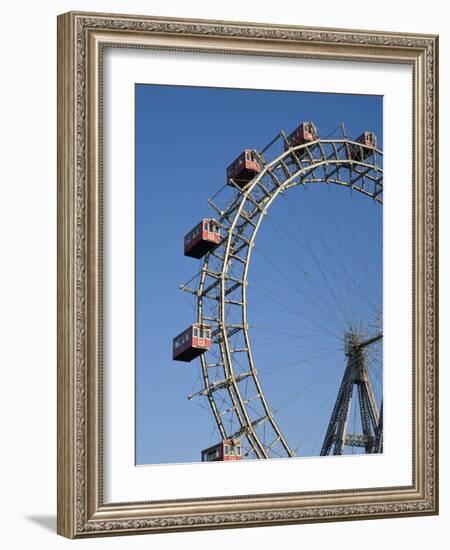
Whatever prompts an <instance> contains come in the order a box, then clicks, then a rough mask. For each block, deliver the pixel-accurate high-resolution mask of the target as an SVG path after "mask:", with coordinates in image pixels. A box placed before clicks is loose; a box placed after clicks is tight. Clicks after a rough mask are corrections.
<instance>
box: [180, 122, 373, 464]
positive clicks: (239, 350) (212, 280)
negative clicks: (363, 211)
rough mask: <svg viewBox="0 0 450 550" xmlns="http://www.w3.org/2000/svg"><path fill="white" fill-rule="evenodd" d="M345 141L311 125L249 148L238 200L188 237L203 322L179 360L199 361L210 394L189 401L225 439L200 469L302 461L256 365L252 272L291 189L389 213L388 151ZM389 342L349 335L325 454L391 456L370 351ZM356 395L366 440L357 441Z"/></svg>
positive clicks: (231, 174)
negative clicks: (345, 195) (352, 451)
mask: <svg viewBox="0 0 450 550" xmlns="http://www.w3.org/2000/svg"><path fill="white" fill-rule="evenodd" d="M342 133H343V137H340V138H333V139H330V138H325V139H321V138H320V137H319V134H318V131H317V128H316V127H315V125H314V124H313V123H312V122H302V123H301V124H300V125H299V126H298V127H297V128H296V129H295V130H294V131H293V132H292V133H291V134H290V135H289V136H286V134H285V133H284V132H280V133H279V135H278V136H277V137H276V138H275V139H274V140H272V141H271V142H270V143H269V144H268V145H267V146H266V147H265V148H264V149H263V150H262V151H256V150H254V149H246V150H244V151H243V152H242V153H241V154H240V155H239V157H238V158H237V159H236V160H235V161H234V162H233V163H232V164H231V165H230V166H229V167H228V169H227V185H228V186H230V187H231V188H232V189H233V190H234V191H235V192H234V195H233V197H232V199H231V200H230V201H229V202H228V203H227V204H226V205H225V206H224V207H219V206H218V205H217V204H215V203H214V202H213V200H212V199H209V201H208V202H209V205H210V206H211V207H212V208H213V209H214V210H215V212H216V214H217V219H203V220H202V221H201V222H199V223H198V224H197V225H196V226H195V227H194V229H192V230H191V231H190V232H189V233H188V234H187V235H186V237H185V240H184V254H185V255H186V256H190V257H193V258H197V259H201V258H203V266H202V269H201V272H200V274H199V276H198V280H199V282H198V286H197V288H190V287H189V286H188V284H189V283H190V282H188V283H187V284H186V285H182V286H181V287H180V288H181V289H182V290H183V291H186V292H189V293H191V294H193V295H194V296H195V297H196V301H197V308H196V309H197V321H196V323H194V324H193V325H191V326H190V327H188V328H187V329H185V330H184V331H183V332H182V333H181V334H179V335H178V336H177V337H176V338H174V341H173V359H174V360H175V361H191V360H192V359H194V358H195V357H200V361H201V373H202V380H203V388H202V389H201V390H200V391H198V392H196V393H194V394H191V395H189V396H188V397H189V399H192V398H193V397H197V396H204V397H206V399H207V401H208V403H209V406H210V408H211V411H212V414H213V416H214V420H215V423H216V424H217V428H218V431H219V434H220V437H221V441H220V442H218V443H217V444H216V445H214V446H213V447H210V448H208V449H205V450H204V451H203V452H202V461H217V460H224V461H225V460H240V459H242V458H244V457H249V456H252V457H254V458H262V459H263V458H270V457H272V456H276V457H295V456H301V453H299V454H298V455H297V453H296V452H295V451H294V450H293V449H292V448H291V446H290V444H289V443H288V441H287V439H286V438H285V436H284V434H283V433H282V431H281V429H280V427H279V425H278V423H277V421H276V419H275V413H274V412H273V411H272V410H271V408H270V407H269V404H268V402H267V400H266V398H265V395H264V392H263V389H262V387H261V383H260V380H259V377H258V373H257V370H256V367H255V364H254V358H253V353H252V349H251V341H250V334H249V324H248V320H247V274H248V269H249V264H250V258H251V253H252V248H253V246H254V241H255V237H256V235H257V233H258V230H259V228H260V225H261V222H262V220H263V219H264V216H265V215H266V213H267V210H268V208H269V207H270V206H271V205H272V203H273V202H274V200H275V199H276V198H277V197H278V196H279V195H280V194H282V193H284V192H286V191H288V190H289V189H292V188H294V187H296V186H301V185H307V184H312V183H325V184H334V185H338V186H342V187H345V188H348V189H352V190H355V191H357V192H359V193H361V194H362V195H365V196H367V197H368V198H370V199H372V200H373V201H375V202H376V203H378V204H379V205H380V206H381V205H382V202H383V198H382V197H383V163H382V151H381V150H380V149H378V148H377V143H376V136H375V134H374V133H373V132H369V131H364V132H363V133H362V134H361V135H360V136H359V137H358V138H357V139H356V140H351V139H349V138H348V137H347V136H346V133H345V129H344V126H343V125H342ZM279 140H281V143H282V151H283V152H282V153H281V154H278V155H277V156H276V157H275V158H274V159H272V160H268V159H267V158H266V155H267V152H268V151H269V150H270V148H271V147H272V146H273V145H274V144H275V143H278V142H279ZM237 317H238V318H239V319H240V321H239V322H236V321H235V319H236V318H237ZM381 340H382V331H381V328H380V329H379V331H378V333H377V334H375V335H373V334H372V335H365V334H362V333H361V331H358V330H349V331H348V332H347V333H346V334H345V335H344V341H345V354H346V356H347V367H346V369H345V372H344V375H343V378H342V382H341V385H340V387H339V389H338V392H337V397H336V401H335V405H334V408H333V411H332V414H331V418H330V420H329V424H328V429H327V431H326V435H325V438H324V441H323V445H322V449H321V452H320V454H321V455H330V454H334V455H340V454H343V453H344V452H345V448H346V447H349V448H352V447H353V448H354V447H359V448H360V449H362V451H363V452H365V453H368V454H371V453H380V452H382V451H383V412H382V402H381V403H380V404H379V405H377V403H376V399H375V397H374V392H373V389H372V385H371V380H370V377H369V375H368V369H367V359H366V357H367V353H368V350H369V349H370V347H371V346H374V345H376V344H377V343H380V342H381ZM238 358H239V359H238ZM244 384H245V388H246V390H245V392H244V391H243V385H244ZM355 389H356V391H357V395H358V403H359V418H360V426H361V433H349V411H350V406H351V403H352V396H353V395H354V390H355ZM224 403H225V405H224ZM230 416H233V418H234V419H235V422H236V421H237V426H238V427H237V429H235V430H234V431H233V432H232V433H230V431H229V429H228V428H227V426H228V423H227V422H226V419H227V417H230ZM225 451H227V452H225ZM231 451H232V453H233V454H229V453H231Z"/></svg>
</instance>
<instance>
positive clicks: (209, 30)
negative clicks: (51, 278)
mask: <svg viewBox="0 0 450 550" xmlns="http://www.w3.org/2000/svg"><path fill="white" fill-rule="evenodd" d="M180 37H181V40H180ZM105 45H108V46H110V47H111V46H112V47H141V48H150V49H152V48H153V49H161V48H163V49H171V50H181V51H193V50H194V51H197V52H198V51H200V52H211V51H213V52H215V53H224V54H226V53H228V54H229V53H233V54H247V55H272V56H294V57H295V56H296V57H309V58H322V59H323V58H327V59H346V60H352V59H355V60H363V61H367V62H390V63H409V64H411V65H412V66H413V72H414V77H413V80H414V82H413V85H414V96H415V97H414V103H415V106H414V143H415V151H414V157H415V161H414V162H415V164H414V182H413V183H414V198H413V200H414V204H415V207H414V212H415V215H414V220H413V240H414V252H415V253H414V273H415V277H414V283H415V284H414V286H415V295H414V303H415V311H414V317H415V320H414V323H415V326H414V335H415V337H414V344H415V345H414V346H413V347H414V351H413V353H414V358H413V362H414V364H415V369H416V370H415V373H414V376H415V394H414V401H415V428H414V430H413V431H414V441H415V457H414V462H415V470H414V475H413V478H414V484H413V486H412V487H407V488H395V487H389V488H384V489H381V490H369V489H367V490H365V489H362V490H355V491H350V490H349V491H340V492H338V491H324V492H320V493H314V494H308V493H302V494H294V493H292V494H283V495H249V496H245V497H233V498H229V497H228V498H219V497H218V498H213V499H193V500H189V501H186V500H184V501H181V500H180V501H166V502H155V501H153V502H152V501H149V502H146V503H118V504H110V505H105V504H103V502H102V476H101V469H102V468H101V458H102V434H101V382H102V379H101V360H102V357H101V323H102V310H101V290H102V269H101V260H102V256H101V248H102V247H101V244H102V243H101V238H102V237H101V231H102V227H101V206H102V204H101V200H102V199H101V171H102V166H101V151H100V150H99V149H100V145H101V118H100V117H99V112H100V111H101V109H100V105H99V102H100V101H101V98H100V97H99V94H98V91H99V89H100V86H101V68H102V66H101V51H102V47H104V46H105ZM437 47H438V41H437V37H436V36H429V35H410V34H393V33H383V32H373V31H370V32H369V31H350V30H339V29H317V28H303V27H285V26H275V25H265V24H254V23H231V22H221V21H195V20H175V19H167V18H151V17H140V16H125V15H108V14H91V13H73V12H71V13H68V14H64V15H62V16H60V17H59V18H58V113H59V116H58V195H59V196H58V317H59V319H58V533H60V534H62V535H64V536H67V537H71V538H75V537H83V536H92V535H96V536H99V535H106V534H130V533H136V532H161V531H174V530H177V531H179V530H186V529H205V528H209V529H213V528H224V527H244V526H256V525H259V526H260V525H270V524H278V525H280V524H287V523H301V522H315V521H337V520H346V519H371V518H377V517H395V516H404V515H409V516H411V515H423V514H436V513H437V511H438V484H437V473H438V468H437V456H438V447H437V427H438V424H437V422H438V418H437V398H438V387H437V319H438V318H437V284H438V279H437V260H438V258H437V250H438V249H437V229H438V228H437V179H438V174H437V163H436V158H437V113H438V104H437V78H438V75H437V70H438V66H437ZM99 81H100V84H99ZM99 213H100V214H99Z"/></svg>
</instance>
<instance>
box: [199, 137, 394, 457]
mask: <svg viewBox="0 0 450 550" xmlns="http://www.w3.org/2000/svg"><path fill="white" fill-rule="evenodd" d="M326 144H328V145H330V144H332V147H333V148H334V151H336V150H337V149H336V148H337V146H339V145H343V146H344V147H345V148H346V149H347V150H348V148H349V146H350V145H354V144H355V145H360V144H358V143H357V142H354V141H352V140H349V139H340V140H320V139H319V140H316V141H314V142H311V143H309V144H303V145H300V146H296V147H289V148H287V149H286V150H285V151H284V152H283V153H282V154H281V155H279V156H278V157H276V158H275V159H273V160H272V161H271V162H269V163H265V166H264V168H263V170H262V172H261V173H260V174H258V176H257V177H255V178H254V179H253V180H252V181H251V182H250V183H249V185H247V186H246V187H245V188H239V186H237V185H235V187H236V190H237V194H236V196H235V197H234V198H233V199H232V201H231V202H230V204H229V205H228V207H227V208H226V209H225V210H224V211H223V212H222V214H221V217H220V218H219V223H221V224H223V222H224V219H228V218H227V215H228V212H229V211H230V212H231V213H232V214H233V217H232V222H231V223H230V225H229V227H228V230H227V236H226V238H225V239H224V240H226V244H225V247H224V256H223V259H222V269H221V271H220V274H219V279H220V282H219V286H220V301H219V310H220V319H218V320H217V324H218V326H219V334H220V345H219V350H220V356H221V359H222V365H221V366H222V368H223V375H224V376H223V380H224V381H228V382H229V384H228V386H225V387H226V389H227V391H228V395H229V396H230V402H231V403H232V408H233V410H235V411H236V416H237V419H238V421H239V424H240V426H241V428H240V431H238V432H236V433H235V434H233V435H234V436H236V435H237V436H238V437H246V438H247V440H248V441H249V444H250V446H251V448H252V450H253V452H254V453H255V455H256V456H257V457H258V458H268V457H269V454H268V451H269V450H270V446H267V445H266V444H265V443H263V442H261V441H260V439H259V437H258V434H257V433H256V429H255V428H256V426H255V421H252V420H251V417H250V414H249V413H248V411H247V408H246V402H245V399H244V398H243V396H242V394H241V391H240V387H239V382H240V380H238V379H236V376H235V371H234V369H233V359H232V356H231V355H232V354H231V353H230V349H229V342H228V333H227V328H228V325H227V323H226V303H225V302H226V298H225V296H226V293H225V291H226V289H225V284H224V281H225V280H226V277H227V272H228V268H229V264H230V261H232V259H231V252H230V249H231V241H232V239H231V237H232V236H233V234H234V231H235V229H236V227H237V223H238V220H239V218H241V219H242V218H243V217H244V216H243V214H242V212H243V210H244V206H245V205H246V203H247V201H249V202H250V203H252V204H253V206H254V207H255V208H256V205H255V203H257V201H255V200H254V199H253V197H252V192H253V191H254V190H255V189H257V188H258V186H260V185H261V184H260V182H261V181H262V180H263V178H264V176H265V175H267V174H268V173H269V172H270V171H272V170H273V169H274V167H275V166H276V165H277V164H278V163H280V162H284V160H285V159H288V158H289V157H292V156H294V157H296V156H297V154H298V153H299V152H300V151H301V150H302V149H305V150H307V151H309V149H311V148H314V147H317V148H318V149H319V150H320V151H322V153H323V146H324V145H326ZM371 149H372V150H373V153H372V158H374V159H375V163H369V162H363V161H358V160H352V161H351V165H352V170H353V167H354V166H355V167H360V168H361V169H363V170H366V171H367V172H370V171H375V172H376V174H377V175H381V178H380V180H379V181H378V183H379V188H378V189H377V186H376V185H374V189H375V190H374V192H373V193H370V192H369V191H368V190H367V189H365V188H364V187H361V186H358V185H355V184H353V185H352V184H351V183H349V182H348V181H346V180H342V179H339V169H338V170H337V176H338V177H337V179H331V178H323V177H322V178H318V179H317V181H314V182H310V181H306V182H304V178H303V177H304V176H306V175H307V174H309V173H313V172H314V170H315V169H317V168H318V167H319V166H324V165H326V166H327V167H328V166H336V167H337V166H339V165H340V166H341V167H342V166H344V167H347V166H348V164H349V162H350V161H349V159H348V158H321V159H320V161H319V162H314V163H311V164H309V165H305V166H304V167H303V168H302V167H301V163H300V165H299V169H298V170H297V171H295V172H294V173H292V174H291V175H290V176H289V177H286V178H285V180H284V181H281V182H279V185H278V186H277V187H276V188H274V189H272V190H266V191H267V193H268V197H267V200H266V201H265V203H264V207H263V208H262V209H261V208H259V210H260V212H259V214H258V219H257V222H256V224H253V225H254V227H253V230H252V232H251V237H250V240H249V242H248V243H247V246H246V247H244V248H246V249H247V252H246V255H245V263H244V270H243V276H242V282H241V286H242V306H241V310H242V320H243V322H242V327H241V328H240V330H242V333H243V337H244V340H245V342H246V348H247V350H246V353H247V359H248V364H249V374H248V375H249V376H251V378H252V380H253V383H254V384H255V387H256V388H257V390H258V397H259V400H260V402H261V404H262V406H263V410H264V411H265V413H266V416H265V417H264V418H262V422H266V421H268V422H269V423H270V425H271V426H272V429H273V431H274V433H275V434H276V436H277V443H281V445H282V447H283V448H284V450H285V452H286V454H287V456H290V457H295V456H297V455H296V454H295V452H294V451H293V450H292V449H291V448H290V445H289V443H288V441H287V440H286V438H285V437H284V435H283V432H282V430H281V428H280V427H279V426H278V423H277V420H276V419H275V416H274V413H273V412H272V409H271V407H270V404H269V402H268V401H267V399H266V397H265V394H264V391H263V387H262V385H261V382H260V380H259V377H258V373H257V370H256V368H255V365H254V360H253V353H252V345H251V338H250V335H249V330H248V329H249V327H248V323H247V296H246V288H247V276H248V271H249V267H250V260H251V253H252V248H253V245H254V242H255V239H256V236H257V234H258V231H259V228H260V227H261V224H262V220H263V219H264V216H265V215H266V213H267V210H268V209H269V208H270V206H271V205H272V204H273V202H274V201H275V200H276V198H277V197H278V196H279V195H280V194H281V193H283V192H284V191H287V190H289V189H291V188H293V187H297V186H299V185H307V184H308V183H309V184H312V183H321V184H333V185H339V186H341V187H346V188H350V189H354V190H355V191H358V192H360V193H362V194H363V195H365V196H368V197H371V198H372V199H374V200H375V201H376V202H378V203H379V204H381V205H382V203H383V202H382V198H381V195H382V191H383V183H382V174H383V169H382V167H380V166H378V165H377V164H376V158H377V155H378V156H382V154H383V153H382V151H381V150H380V149H376V148H371ZM322 156H323V157H325V155H324V154H323V155H322ZM336 156H337V157H338V155H337V153H336ZM311 158H312V157H311ZM297 180H298V181H297ZM380 189H381V190H380ZM269 195H270V196H269ZM250 197H251V198H250ZM244 219H245V217H244ZM238 238H239V237H238ZM210 255H211V253H208V254H207V255H206V256H205V259H204V262H203V267H202V271H201V276H200V281H199V285H198V291H197V300H198V302H197V315H198V322H199V323H203V301H204V299H205V296H204V295H203V291H204V286H205V279H206V277H207V274H208V265H209V261H210ZM218 315H219V314H218ZM201 368H202V374H203V382H204V386H205V392H206V393H205V394H204V395H206V396H207V398H208V401H209V404H210V406H211V409H212V412H213V416H214V418H215V421H216V424H217V426H218V429H219V432H220V434H221V436H222V438H226V437H231V436H230V434H228V433H227V430H226V428H225V426H224V423H223V421H222V416H221V413H220V411H219V407H218V405H217V403H216V401H215V397H214V393H215V391H214V383H212V382H211V381H210V379H209V373H208V364H207V362H206V358H205V356H202V357H201ZM209 390H210V391H209Z"/></svg>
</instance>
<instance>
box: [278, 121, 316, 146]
mask: <svg viewBox="0 0 450 550" xmlns="http://www.w3.org/2000/svg"><path fill="white" fill-rule="evenodd" d="M316 139H317V128H316V127H315V126H314V124H313V123H312V122H302V123H301V124H300V126H298V128H296V129H295V130H294V131H293V132H292V134H290V135H289V136H288V138H287V141H288V142H287V143H285V144H284V149H285V150H287V149H289V147H297V146H298V145H304V144H305V143H311V142H312V141H316Z"/></svg>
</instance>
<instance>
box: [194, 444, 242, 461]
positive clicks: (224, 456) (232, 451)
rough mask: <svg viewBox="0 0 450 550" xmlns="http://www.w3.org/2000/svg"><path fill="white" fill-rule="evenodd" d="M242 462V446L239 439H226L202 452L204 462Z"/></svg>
mask: <svg viewBox="0 0 450 550" xmlns="http://www.w3.org/2000/svg"><path fill="white" fill-rule="evenodd" d="M229 460H242V446H241V443H240V441H239V440H238V439H224V440H223V441H222V442H221V443H218V444H217V445H214V446H213V447H209V448H208V449H205V450H204V451H202V462H219V461H229Z"/></svg>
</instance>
